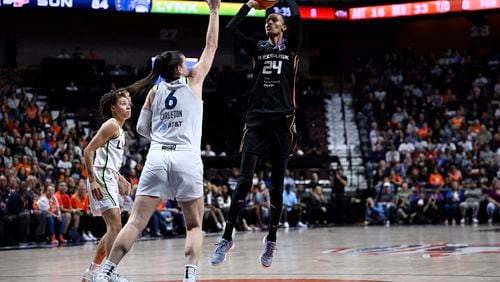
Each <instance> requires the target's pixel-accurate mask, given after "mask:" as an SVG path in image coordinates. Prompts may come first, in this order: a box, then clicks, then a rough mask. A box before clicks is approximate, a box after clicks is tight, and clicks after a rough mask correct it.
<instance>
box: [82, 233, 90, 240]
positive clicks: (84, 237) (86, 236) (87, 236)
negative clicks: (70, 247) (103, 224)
mask: <svg viewBox="0 0 500 282" xmlns="http://www.w3.org/2000/svg"><path fill="white" fill-rule="evenodd" d="M82 237H83V240H85V241H92V238H90V237H89V235H87V234H85V233H83V235H82Z"/></svg>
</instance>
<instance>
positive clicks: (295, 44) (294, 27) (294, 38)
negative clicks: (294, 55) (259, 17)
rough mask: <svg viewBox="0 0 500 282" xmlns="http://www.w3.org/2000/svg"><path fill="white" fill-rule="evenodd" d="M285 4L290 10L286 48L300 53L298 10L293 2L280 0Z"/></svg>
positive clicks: (300, 40)
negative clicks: (288, 47)
mask: <svg viewBox="0 0 500 282" xmlns="http://www.w3.org/2000/svg"><path fill="white" fill-rule="evenodd" d="M281 2H286V3H287V5H288V7H289V8H290V17H289V18H288V34H287V42H288V46H290V48H292V49H293V50H294V51H296V52H300V46H301V44H302V21H301V19H300V10H299V6H298V5H297V2H295V0H281V1H280V3H281Z"/></svg>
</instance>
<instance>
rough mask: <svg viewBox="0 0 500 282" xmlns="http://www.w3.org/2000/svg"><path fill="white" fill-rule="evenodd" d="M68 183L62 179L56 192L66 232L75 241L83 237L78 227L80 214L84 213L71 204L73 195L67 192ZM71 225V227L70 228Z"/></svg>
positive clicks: (55, 195)
mask: <svg viewBox="0 0 500 282" xmlns="http://www.w3.org/2000/svg"><path fill="white" fill-rule="evenodd" d="M67 192H68V185H67V184H66V182H64V181H60V182H59V184H58V186H57V192H56V193H55V194H54V197H56V199H57V202H58V203H59V207H60V209H61V215H62V217H64V233H63V234H66V233H68V230H69V235H70V236H71V238H72V239H73V241H75V242H77V241H79V240H80V239H81V237H80V235H79V234H78V231H77V230H78V227H79V224H80V215H81V214H82V213H81V212H79V211H78V210H77V209H74V208H73V207H72V204H71V197H70V196H69V195H68V194H67ZM70 226H71V229H70V228H69V227H70Z"/></svg>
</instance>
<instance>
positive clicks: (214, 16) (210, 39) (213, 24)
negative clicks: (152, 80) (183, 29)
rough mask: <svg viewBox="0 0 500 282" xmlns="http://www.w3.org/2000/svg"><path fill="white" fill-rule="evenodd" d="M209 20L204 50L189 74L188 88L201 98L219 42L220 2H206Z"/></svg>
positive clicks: (211, 0) (209, 0)
mask: <svg viewBox="0 0 500 282" xmlns="http://www.w3.org/2000/svg"><path fill="white" fill-rule="evenodd" d="M207 3H208V7H209V8H210V18H209V20H208V29H207V38H206V43H205V49H203V52H202V53H201V56H200V60H199V61H198V63H197V64H196V65H195V66H194V67H193V69H192V70H191V72H190V73H189V77H190V81H189V86H190V87H191V89H192V90H193V92H194V93H195V94H196V95H197V96H199V97H200V98H201V95H202V87H203V81H204V80H205V77H206V76H207V74H208V72H209V71H210V68H211V67H212V63H213V61H214V57H215V51H217V44H218V41H219V8H220V0H208V2H207Z"/></svg>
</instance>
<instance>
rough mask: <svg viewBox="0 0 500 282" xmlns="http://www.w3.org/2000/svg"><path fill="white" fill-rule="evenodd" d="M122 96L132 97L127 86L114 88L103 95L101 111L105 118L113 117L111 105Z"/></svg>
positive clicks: (100, 105)
mask: <svg viewBox="0 0 500 282" xmlns="http://www.w3.org/2000/svg"><path fill="white" fill-rule="evenodd" d="M121 97H125V98H127V99H130V95H129V93H128V91H127V90H126V89H125V88H120V89H117V90H112V91H110V92H108V93H106V94H104V95H102V97H101V99H100V100H99V111H100V112H101V115H102V117H103V118H105V119H110V118H112V117H113V113H112V112H111V106H113V105H114V104H116V101H118V99H120V98H121Z"/></svg>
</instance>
